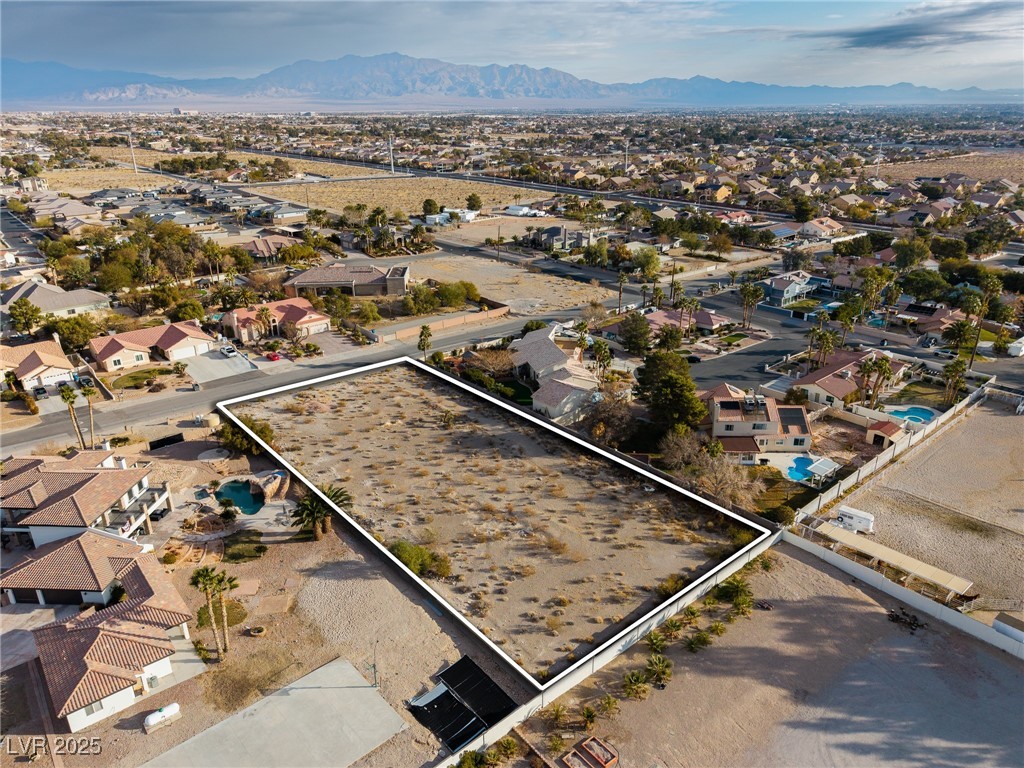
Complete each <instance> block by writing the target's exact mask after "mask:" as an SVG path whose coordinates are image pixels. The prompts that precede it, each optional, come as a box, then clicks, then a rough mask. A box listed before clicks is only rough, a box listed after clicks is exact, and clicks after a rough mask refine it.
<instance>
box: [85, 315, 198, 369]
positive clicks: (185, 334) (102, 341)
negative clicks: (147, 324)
mask: <svg viewBox="0 0 1024 768" xmlns="http://www.w3.org/2000/svg"><path fill="white" fill-rule="evenodd" d="M189 339H198V340H200V341H210V342H212V341H215V339H214V338H213V337H212V336H210V335H209V334H207V333H205V332H204V331H203V330H202V329H201V328H200V327H199V325H198V323H196V321H194V320H186V321H184V322H180V323H171V324H170V325H157V326H153V327H152V328H140V329H138V330H137V331H126V332H125V333H117V334H114V335H113V336H97V337H96V338H95V339H92V340H91V341H90V342H89V352H90V353H91V354H92V356H93V358H95V359H96V360H98V361H103V360H108V359H110V358H111V357H113V356H114V355H116V354H118V353H120V352H122V351H124V350H126V349H128V350H134V351H137V352H148V351H149V350H150V349H152V348H153V347H156V348H157V349H160V350H163V351H166V350H169V349H174V348H175V347H177V346H179V345H180V344H181V343H182V342H184V341H187V340H189Z"/></svg>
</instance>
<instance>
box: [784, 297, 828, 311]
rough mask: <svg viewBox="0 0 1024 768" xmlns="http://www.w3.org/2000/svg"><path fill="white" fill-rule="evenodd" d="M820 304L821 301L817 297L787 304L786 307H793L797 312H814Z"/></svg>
mask: <svg viewBox="0 0 1024 768" xmlns="http://www.w3.org/2000/svg"><path fill="white" fill-rule="evenodd" d="M820 306H821V302H820V301H818V300H817V299H803V300H801V301H798V302H796V303H795V304H787V305H786V306H785V308H786V309H792V310H793V311H795V312H813V311H814V310H816V309H817V308H818V307H820Z"/></svg>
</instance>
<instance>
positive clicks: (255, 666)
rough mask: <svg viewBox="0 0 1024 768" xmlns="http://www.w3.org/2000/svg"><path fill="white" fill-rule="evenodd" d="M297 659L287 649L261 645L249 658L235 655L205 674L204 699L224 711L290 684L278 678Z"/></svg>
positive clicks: (243, 704) (231, 709) (236, 707)
mask: <svg viewBox="0 0 1024 768" xmlns="http://www.w3.org/2000/svg"><path fill="white" fill-rule="evenodd" d="M294 661H295V659H294V658H293V656H292V655H291V653H289V652H288V651H287V650H285V649H283V648H277V647H273V646H271V647H264V648H260V649H259V650H257V651H256V652H254V653H253V654H252V656H250V657H248V658H237V657H233V658H232V659H231V663H230V664H226V665H224V666H223V667H221V666H218V667H217V668H215V669H214V670H212V671H211V672H209V673H207V674H206V675H204V676H203V679H204V680H205V682H206V690H205V698H206V700H207V701H208V702H210V703H211V704H212V705H213V706H214V707H216V708H217V709H219V710H221V711H223V712H230V711H233V710H235V709H238V708H239V707H242V706H245V705H247V704H249V703H250V702H251V701H253V700H255V699H256V698H259V697H260V696H265V695H267V694H268V693H271V692H273V691H276V690H277V689H278V688H280V687H281V686H282V685H284V684H285V683H287V682H288V681H287V680H284V679H281V680H279V679H278V678H279V677H280V676H281V673H282V672H284V671H285V670H287V669H288V668H289V667H291V666H292V664H293V662H294Z"/></svg>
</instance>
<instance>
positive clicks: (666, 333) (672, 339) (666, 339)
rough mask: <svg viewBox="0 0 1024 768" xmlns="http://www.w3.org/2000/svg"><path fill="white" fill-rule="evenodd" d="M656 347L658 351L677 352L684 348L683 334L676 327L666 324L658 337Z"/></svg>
mask: <svg viewBox="0 0 1024 768" xmlns="http://www.w3.org/2000/svg"><path fill="white" fill-rule="evenodd" d="M655 338H656V341H655V346H656V347H657V348H658V349H667V350H668V351H670V352H675V351H676V350H677V349H679V348H680V347H682V346H683V332H682V331H681V330H679V327H678V326H676V325H669V324H665V325H663V326H661V329H660V330H659V331H658V333H657V335H656V337H655Z"/></svg>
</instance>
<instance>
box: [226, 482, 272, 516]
mask: <svg viewBox="0 0 1024 768" xmlns="http://www.w3.org/2000/svg"><path fill="white" fill-rule="evenodd" d="M214 496H216V497H217V500H218V501H220V500H221V499H231V500H232V501H233V502H235V506H236V507H238V509H239V511H241V513H242V514H243V515H255V514H256V513H257V512H259V511H260V510H261V509H263V503H264V502H263V496H262V495H259V496H254V495H253V493H252V491H250V490H249V481H248V480H232V481H231V482H229V483H224V485H222V486H221V487H220V488H218V489H217V491H216V493H214Z"/></svg>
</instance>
